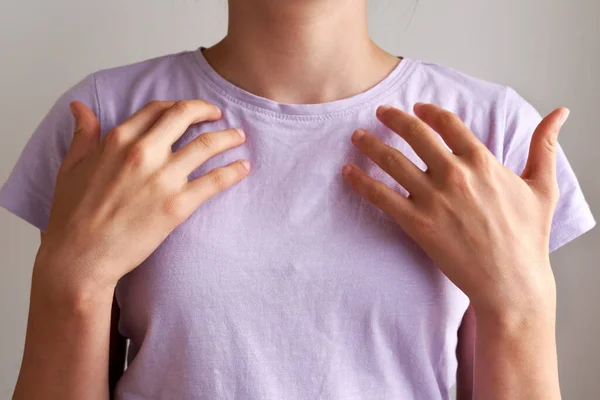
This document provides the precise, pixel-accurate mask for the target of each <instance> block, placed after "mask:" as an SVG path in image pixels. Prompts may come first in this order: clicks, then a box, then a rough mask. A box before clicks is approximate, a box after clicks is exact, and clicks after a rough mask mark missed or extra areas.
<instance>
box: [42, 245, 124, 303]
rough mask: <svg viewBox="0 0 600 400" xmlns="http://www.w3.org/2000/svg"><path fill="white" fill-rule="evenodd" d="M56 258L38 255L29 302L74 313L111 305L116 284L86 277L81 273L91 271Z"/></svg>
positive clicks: (71, 261) (75, 263)
mask: <svg viewBox="0 0 600 400" xmlns="http://www.w3.org/2000/svg"><path fill="white" fill-rule="evenodd" d="M56 259H57V258H56V257H52V256H51V255H50V254H45V253H43V252H38V256H37V257H36V261H35V263H34V266H33V274H32V280H31V301H32V302H34V301H35V302H38V303H39V304H45V305H46V306H47V307H52V308H54V309H60V310H64V311H66V312H76V313H85V312H87V311H89V310H94V309H97V308H98V307H106V306H107V305H108V307H110V306H111V304H112V300H113V296H114V291H115V288H116V282H113V281H112V280H103V279H100V278H98V277H96V278H94V277H91V276H88V275H89V274H87V273H86V272H85V271H89V270H94V269H95V268H81V264H80V263H78V262H77V261H74V260H69V259H67V258H64V259H63V260H62V261H60V262H58V261H56ZM97 269H100V267H98V268H97Z"/></svg>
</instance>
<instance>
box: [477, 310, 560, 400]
mask: <svg viewBox="0 0 600 400" xmlns="http://www.w3.org/2000/svg"><path fill="white" fill-rule="evenodd" d="M550 308H552V307H550ZM475 336H476V337H475V360H474V377H473V378H474V381H473V398H474V399H476V400H479V399H485V400H494V399H511V400H513V399H516V400H518V399H527V400H535V399H543V400H558V399H560V398H561V396H560V388H559V381H558V362H557V355H556V337H555V310H554V309H553V310H550V309H549V308H548V307H546V306H544V307H541V308H540V311H539V312H535V313H525V314H519V313H512V312H511V313H506V314H503V315H496V316H489V315H488V316H486V315H483V313H482V314H481V315H477V313H476V330H475Z"/></svg>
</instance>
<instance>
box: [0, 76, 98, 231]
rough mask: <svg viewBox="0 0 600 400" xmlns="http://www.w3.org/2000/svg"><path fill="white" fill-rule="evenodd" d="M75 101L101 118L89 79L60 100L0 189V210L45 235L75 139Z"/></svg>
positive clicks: (90, 78)
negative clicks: (62, 168)
mask: <svg viewBox="0 0 600 400" xmlns="http://www.w3.org/2000/svg"><path fill="white" fill-rule="evenodd" d="M75 100H77V101H81V102H83V103H84V104H86V105H87V106H88V107H89V108H90V110H92V111H94V113H96V115H97V116H98V118H100V117H101V116H100V115H99V114H100V112H99V104H98V99H97V95H96V87H95V81H94V76H93V75H88V76H87V77H85V78H84V79H82V80H81V81H80V82H78V83H77V84H76V85H74V86H73V87H71V88H70V89H68V90H67V91H66V92H65V93H63V94H62V95H61V96H60V97H59V98H58V100H57V101H56V102H55V104H54V105H53V106H52V108H51V109H50V111H49V112H48V113H47V114H46V116H45V117H44V118H43V119H42V121H41V122H40V124H39V125H38V126H37V128H36V129H35V131H34V132H33V134H32V135H31V136H30V138H29V140H28V141H27V143H26V145H25V147H24V149H23V151H22V152H21V154H20V156H19V158H18V159H17V163H16V164H15V166H14V167H13V169H12V171H11V172H10V174H9V176H8V179H7V180H6V182H4V184H3V185H2V187H1V188H0V206H1V207H3V208H5V209H6V210H8V211H10V212H11V213H13V214H15V215H16V216H18V217H20V218H22V219H24V220H25V221H27V222H29V223H30V224H32V225H34V226H35V227H37V228H39V229H40V230H42V231H45V230H46V227H47V225H48V219H49V216H50V208H51V205H52V197H53V195H54V186H55V183H56V176H57V174H58V169H59V167H60V165H61V164H62V161H63V159H64V157H65V155H66V153H67V150H68V148H69V146H70V143H71V139H72V137H73V132H74V129H75V126H74V125H75V121H74V119H73V116H72V114H71V111H70V108H69V104H70V103H71V102H72V101H75Z"/></svg>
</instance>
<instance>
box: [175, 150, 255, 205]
mask: <svg viewBox="0 0 600 400" xmlns="http://www.w3.org/2000/svg"><path fill="white" fill-rule="evenodd" d="M246 165H247V167H246ZM249 172H250V163H249V162H248V161H247V160H239V161H234V162H232V163H231V164H228V165H225V166H223V167H219V168H215V169H213V170H211V171H210V172H208V173H207V174H205V175H203V176H201V177H199V178H196V179H194V180H191V181H189V182H188V183H187V184H186V185H185V187H184V189H183V191H182V194H181V195H182V196H183V197H184V201H183V203H184V204H189V205H190V206H191V207H192V208H193V209H194V210H195V209H196V208H198V207H199V206H200V204H202V203H204V202H205V201H206V200H208V199H209V198H211V197H213V196H214V195H216V194H218V193H220V192H222V191H224V190H226V189H228V188H229V187H231V186H233V185H234V184H236V183H238V182H239V181H241V180H242V179H244V178H245V177H246V176H247V175H248V173H249ZM192 212H193V210H190V214H191V213H192Z"/></svg>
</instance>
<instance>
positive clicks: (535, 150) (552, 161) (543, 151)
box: [521, 107, 570, 190]
mask: <svg viewBox="0 0 600 400" xmlns="http://www.w3.org/2000/svg"><path fill="white" fill-rule="evenodd" d="M569 113H570V112H569V110H568V109H567V108H564V107H562V108H558V109H556V110H554V111H553V112H551V113H550V114H548V115H547V116H546V117H545V118H544V119H543V120H542V121H541V122H540V124H539V125H538V126H537V128H536V130H535V131H534V132H533V135H532V137H531V144H530V145H529V156H528V158H527V164H526V165H525V169H524V170H523V173H522V174H521V177H522V178H523V179H527V180H528V181H530V184H532V185H533V186H535V187H537V188H538V189H540V190H547V189H550V188H552V187H553V186H554V185H556V150H557V143H558V142H557V138H558V134H559V133H560V129H561V128H562V126H563V125H564V123H565V122H566V121H567V118H569Z"/></svg>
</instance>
